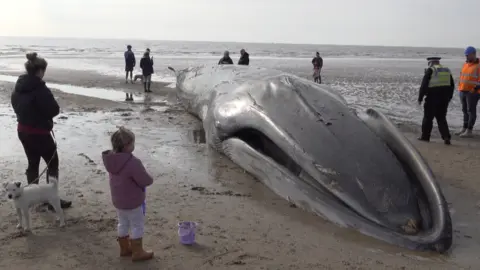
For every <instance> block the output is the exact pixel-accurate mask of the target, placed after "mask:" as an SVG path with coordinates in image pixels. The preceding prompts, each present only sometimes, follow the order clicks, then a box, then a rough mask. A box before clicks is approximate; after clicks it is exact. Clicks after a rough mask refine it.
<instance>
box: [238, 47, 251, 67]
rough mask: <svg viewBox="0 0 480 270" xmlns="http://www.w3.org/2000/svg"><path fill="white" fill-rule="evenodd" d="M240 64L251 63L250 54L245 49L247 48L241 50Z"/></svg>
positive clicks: (246, 64)
mask: <svg viewBox="0 0 480 270" xmlns="http://www.w3.org/2000/svg"><path fill="white" fill-rule="evenodd" d="M238 64H239V65H244V66H248V65H249V64H250V55H249V54H248V53H247V52H246V51H245V49H241V50H240V59H239V60H238Z"/></svg>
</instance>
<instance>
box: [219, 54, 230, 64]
mask: <svg viewBox="0 0 480 270" xmlns="http://www.w3.org/2000/svg"><path fill="white" fill-rule="evenodd" d="M218 64H219V65H233V60H232V58H230V52H228V51H225V52H224V53H223V57H222V58H220V61H218Z"/></svg>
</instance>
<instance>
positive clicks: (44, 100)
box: [11, 53, 72, 209]
mask: <svg viewBox="0 0 480 270" xmlns="http://www.w3.org/2000/svg"><path fill="white" fill-rule="evenodd" d="M27 59H28V61H27V62H26V63H25V69H26V71H27V74H24V75H20V76H19V77H18V80H17V82H16V84H15V89H14V91H13V93H12V95H11V103H12V107H13V110H14V112H15V114H16V116H17V122H18V125H17V132H18V138H19V140H20V142H21V143H22V145H23V148H24V150H25V154H26V156H27V159H28V167H27V170H26V175H27V182H28V184H38V182H39V167H40V159H41V158H43V160H44V161H45V162H46V163H47V183H48V182H49V180H48V179H49V177H55V178H57V179H58V163H59V160H58V154H57V145H56V143H55V141H54V138H53V136H52V135H51V133H52V134H53V132H52V129H53V118H54V117H55V116H57V115H58V114H59V113H60V107H59V106H58V103H57V101H56V100H55V98H54V97H53V94H52V92H51V91H50V89H49V88H48V87H47V86H46V85H45V82H44V81H43V76H44V75H45V71H46V69H47V65H48V64H47V61H46V60H45V59H43V58H41V57H38V55H37V53H29V54H27ZM71 205H72V202H70V201H66V200H61V206H62V208H68V207H70V206H71ZM49 208H50V209H53V207H52V206H51V205H49Z"/></svg>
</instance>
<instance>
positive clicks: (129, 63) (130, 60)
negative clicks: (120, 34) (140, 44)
mask: <svg viewBox="0 0 480 270" xmlns="http://www.w3.org/2000/svg"><path fill="white" fill-rule="evenodd" d="M124 57H125V83H128V74H129V73H130V82H131V83H133V68H134V67H135V64H136V61H135V54H134V53H133V52H132V46H131V45H128V46H127V51H125V53H124Z"/></svg>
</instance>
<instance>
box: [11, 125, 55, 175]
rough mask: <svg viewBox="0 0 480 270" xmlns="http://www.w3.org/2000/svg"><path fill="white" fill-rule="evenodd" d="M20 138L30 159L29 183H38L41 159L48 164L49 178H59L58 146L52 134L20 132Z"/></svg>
mask: <svg viewBox="0 0 480 270" xmlns="http://www.w3.org/2000/svg"><path fill="white" fill-rule="evenodd" d="M18 138H19V139H20V142H22V145H23V149H24V150H25V154H26V155H27V159H28V168H27V171H26V174H27V181H28V183H29V184H30V183H32V182H34V181H35V182H36V183H38V179H37V178H38V175H39V169H40V158H43V160H44V161H45V162H46V163H47V164H48V168H47V183H48V176H52V177H56V178H58V154H57V146H56V144H55V141H54V140H53V137H52V135H50V134H30V133H24V132H18Z"/></svg>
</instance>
